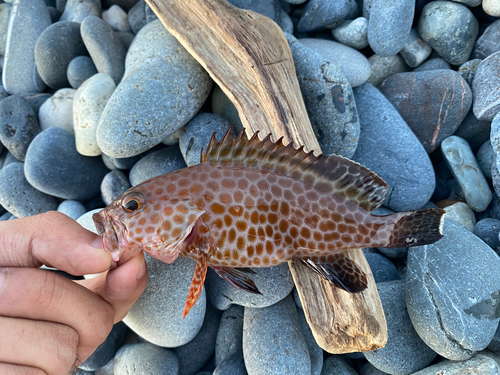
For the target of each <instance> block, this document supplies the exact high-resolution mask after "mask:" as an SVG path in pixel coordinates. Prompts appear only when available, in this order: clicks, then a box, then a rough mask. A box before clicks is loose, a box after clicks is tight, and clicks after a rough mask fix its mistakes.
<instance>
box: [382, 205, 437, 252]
mask: <svg viewBox="0 0 500 375" xmlns="http://www.w3.org/2000/svg"><path fill="white" fill-rule="evenodd" d="M444 213H445V211H444V210H442V209H440V208H429V209H423V210H417V211H413V212H408V214H407V215H405V216H403V217H402V218H401V219H399V220H398V222H397V223H396V225H395V226H394V229H393V231H392V233H391V237H390V240H389V245H388V246H385V247H405V246H406V247H409V246H421V245H428V244H431V243H434V242H436V241H437V240H439V239H441V238H442V237H443V233H442V229H443V215H444Z"/></svg>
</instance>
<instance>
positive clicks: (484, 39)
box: [471, 20, 500, 59]
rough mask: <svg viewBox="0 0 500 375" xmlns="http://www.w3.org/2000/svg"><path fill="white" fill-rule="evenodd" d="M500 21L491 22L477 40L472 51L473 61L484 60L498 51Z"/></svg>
mask: <svg viewBox="0 0 500 375" xmlns="http://www.w3.org/2000/svg"><path fill="white" fill-rule="evenodd" d="M499 37H500V20H496V21H495V22H492V23H491V24H490V25H489V26H488V27H487V28H486V29H485V30H484V32H483V34H482V35H481V36H480V37H479V38H477V40H476V44H475V45H474V49H473V51H472V56H471V57H472V58H473V59H485V58H486V57H488V56H489V55H491V54H492V53H495V52H498V51H500V40H499Z"/></svg>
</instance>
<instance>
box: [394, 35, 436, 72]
mask: <svg viewBox="0 0 500 375" xmlns="http://www.w3.org/2000/svg"><path fill="white" fill-rule="evenodd" d="M431 52H432V48H431V47H430V46H429V45H428V44H427V43H425V42H424V41H423V40H422V39H421V38H420V36H419V35H418V32H417V29H411V31H410V35H409V37H408V40H407V41H406V44H405V45H404V47H403V48H402V49H401V51H399V53H400V54H401V56H402V57H403V59H405V61H406V63H407V64H408V66H411V67H412V68H415V67H417V66H419V65H420V64H422V63H423V62H424V61H425V59H427V58H428V57H429V56H430V54H431Z"/></svg>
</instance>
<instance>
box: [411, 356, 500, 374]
mask: <svg viewBox="0 0 500 375" xmlns="http://www.w3.org/2000/svg"><path fill="white" fill-rule="evenodd" d="M499 373H500V366H499V365H498V363H497V362H495V360H493V359H491V358H488V357H487V356H485V355H481V354H476V355H474V357H472V358H471V359H469V360H467V361H442V362H439V363H437V364H435V365H432V366H429V367H427V368H424V369H423V370H420V371H417V372H415V373H414V374H412V375H436V374H450V375H451V374H457V375H458V374H481V375H496V374H499Z"/></svg>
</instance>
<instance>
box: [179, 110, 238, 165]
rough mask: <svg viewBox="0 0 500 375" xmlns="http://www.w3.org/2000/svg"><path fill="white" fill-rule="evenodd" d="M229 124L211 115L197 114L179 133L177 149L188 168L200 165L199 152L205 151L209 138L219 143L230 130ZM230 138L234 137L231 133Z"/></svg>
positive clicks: (221, 118)
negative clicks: (178, 148)
mask: <svg viewBox="0 0 500 375" xmlns="http://www.w3.org/2000/svg"><path fill="white" fill-rule="evenodd" d="M230 126H231V125H230V124H229V122H228V121H227V120H226V119H224V118H223V117H222V116H219V115H214V114H213V113H198V114H197V115H196V116H194V117H193V118H192V119H191V120H190V121H189V122H188V123H187V124H186V126H184V127H183V128H182V129H181V130H180V131H179V133H178V134H179V147H180V150H181V153H182V156H183V157H184V160H185V162H186V164H187V166H188V167H191V166H193V165H197V164H199V163H200V151H201V150H202V149H203V150H204V151H206V150H207V146H208V143H209V142H210V138H212V135H213V134H214V133H216V134H215V138H216V139H217V140H218V141H219V142H220V141H222V138H223V137H224V135H225V134H226V133H227V131H228V130H229V128H230ZM231 133H232V136H233V137H236V134H234V132H233V131H231Z"/></svg>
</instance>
